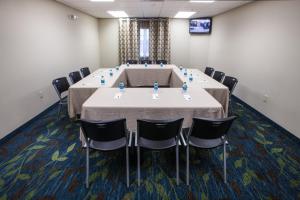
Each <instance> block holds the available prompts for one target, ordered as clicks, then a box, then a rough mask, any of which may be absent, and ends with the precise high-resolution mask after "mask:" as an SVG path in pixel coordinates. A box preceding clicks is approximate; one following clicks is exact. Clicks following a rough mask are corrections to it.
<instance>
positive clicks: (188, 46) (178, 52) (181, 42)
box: [170, 19, 210, 69]
mask: <svg viewBox="0 0 300 200" xmlns="http://www.w3.org/2000/svg"><path fill="white" fill-rule="evenodd" d="M209 38H210V36H209V35H195V34H194V35H193V34H190V33H189V20H186V19H170V39H171V44H170V45H171V63H172V64H176V65H183V66H185V67H191V68H200V69H204V68H205V66H206V65H207V62H208V49H209Z"/></svg>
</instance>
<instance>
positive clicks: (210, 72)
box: [204, 67, 215, 76]
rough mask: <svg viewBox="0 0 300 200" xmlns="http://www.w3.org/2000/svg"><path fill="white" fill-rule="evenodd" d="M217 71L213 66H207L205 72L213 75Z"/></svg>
mask: <svg viewBox="0 0 300 200" xmlns="http://www.w3.org/2000/svg"><path fill="white" fill-rule="evenodd" d="M214 71H215V69H214V68H212V67H206V68H205V71H204V73H205V74H206V75H208V76H211V75H212V74H213V72H214Z"/></svg>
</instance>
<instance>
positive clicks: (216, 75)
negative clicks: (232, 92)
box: [213, 71, 225, 82]
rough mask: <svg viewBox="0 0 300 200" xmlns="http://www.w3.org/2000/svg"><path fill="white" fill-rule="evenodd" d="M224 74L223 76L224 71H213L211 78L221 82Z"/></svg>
mask: <svg viewBox="0 0 300 200" xmlns="http://www.w3.org/2000/svg"><path fill="white" fill-rule="evenodd" d="M224 76H225V73H224V72H220V71H215V73H214V75H213V79H215V80H216V81H218V82H222V80H223V78H224Z"/></svg>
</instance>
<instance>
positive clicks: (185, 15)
mask: <svg viewBox="0 0 300 200" xmlns="http://www.w3.org/2000/svg"><path fill="white" fill-rule="evenodd" d="M195 13H196V12H183V11H179V12H178V13H177V14H176V15H175V17H174V18H189V17H190V16H192V15H193V14H195Z"/></svg>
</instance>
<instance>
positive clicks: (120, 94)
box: [114, 92, 122, 99]
mask: <svg viewBox="0 0 300 200" xmlns="http://www.w3.org/2000/svg"><path fill="white" fill-rule="evenodd" d="M121 97H122V93H121V92H118V93H116V94H115V96H114V99H120V98H121Z"/></svg>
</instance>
